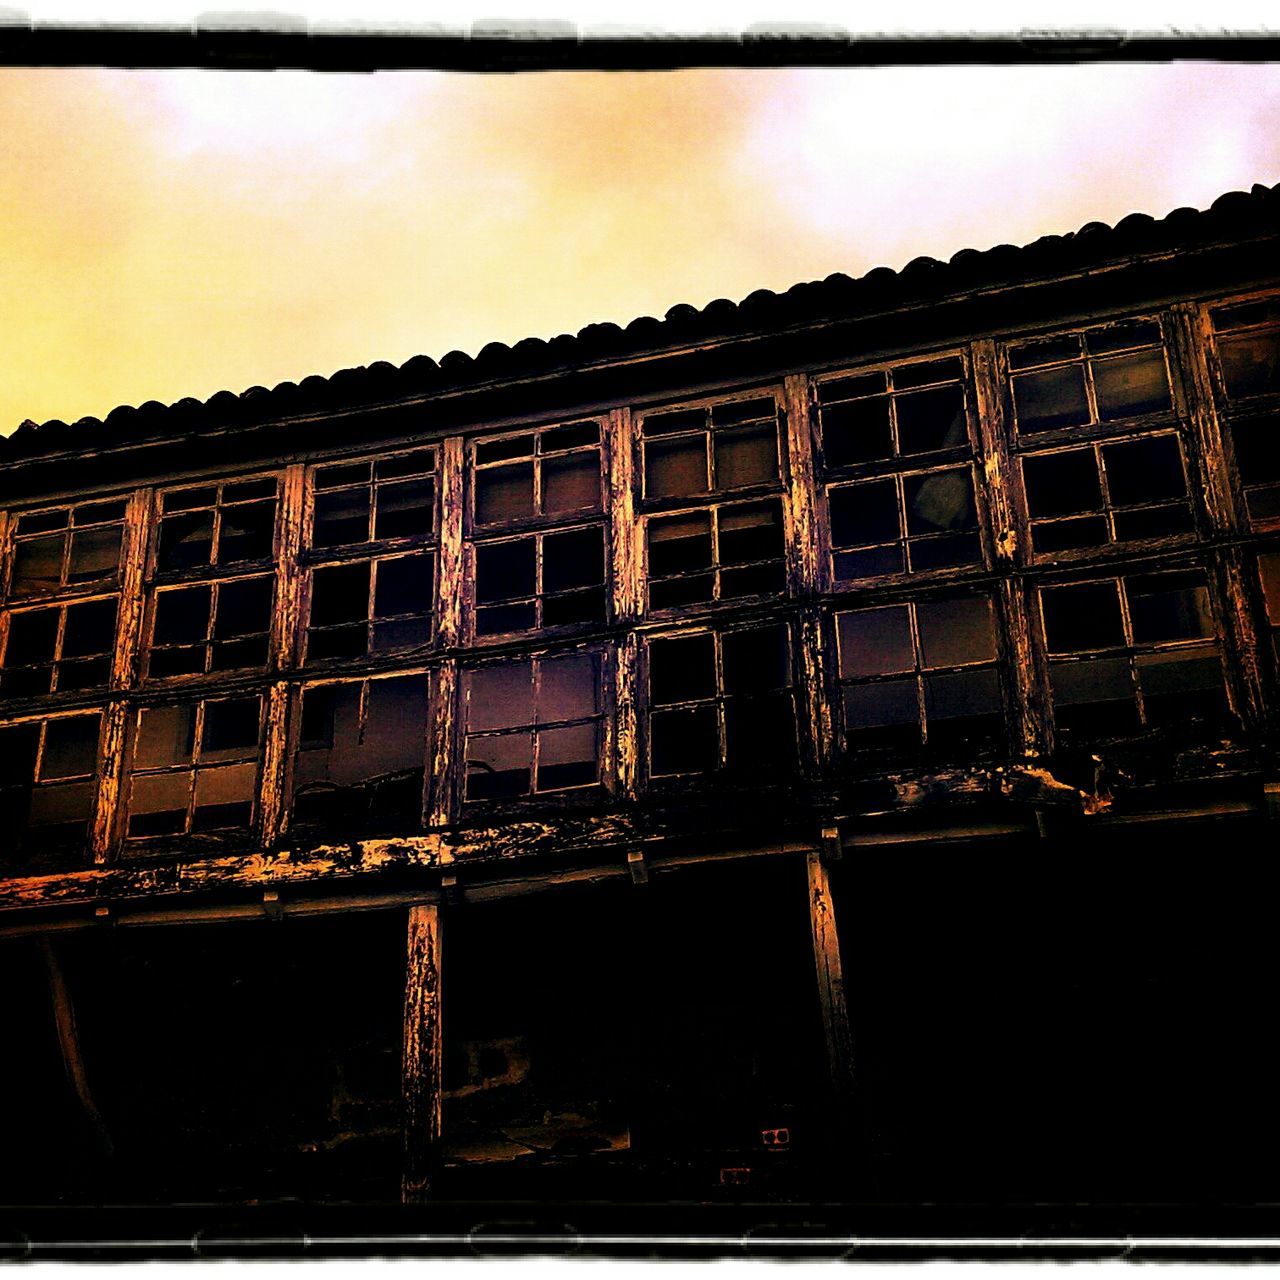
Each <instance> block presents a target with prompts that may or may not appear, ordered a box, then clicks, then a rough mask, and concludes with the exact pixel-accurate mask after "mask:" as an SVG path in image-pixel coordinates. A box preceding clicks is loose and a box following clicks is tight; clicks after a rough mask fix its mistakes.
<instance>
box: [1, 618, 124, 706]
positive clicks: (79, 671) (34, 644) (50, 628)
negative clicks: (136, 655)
mask: <svg viewBox="0 0 1280 1280" xmlns="http://www.w3.org/2000/svg"><path fill="white" fill-rule="evenodd" d="M116 603H117V602H116V599H115V597H114V596H112V597H110V598H108V599H106V600H86V601H84V602H82V603H78V604H67V605H54V606H52V607H50V608H46V609H23V610H20V611H17V612H14V613H11V614H10V615H9V636H8V639H7V640H6V642H5V646H4V666H3V668H2V669H0V696H3V697H6V698H25V697H39V696H40V695H42V694H48V693H70V692H72V691H74V690H79V689H100V688H102V687H103V686H104V685H106V683H107V681H108V680H109V679H110V676H111V653H112V650H113V649H114V647H115V637H116Z"/></svg>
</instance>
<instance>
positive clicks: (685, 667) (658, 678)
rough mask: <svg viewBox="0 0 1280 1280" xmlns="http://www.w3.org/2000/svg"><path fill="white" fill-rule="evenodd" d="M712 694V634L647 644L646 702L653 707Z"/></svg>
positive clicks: (714, 682) (713, 658)
mask: <svg viewBox="0 0 1280 1280" xmlns="http://www.w3.org/2000/svg"><path fill="white" fill-rule="evenodd" d="M715 694H716V650H715V637H714V636H712V635H710V634H707V633H704V634H701V635H693V636H673V637H671V638H669V639H662V640H654V641H653V642H652V643H651V644H650V646H649V701H650V703H651V704H652V705H654V706H661V705H662V704H664V703H671V702H691V701H693V700H694V699H695V698H713V697H715Z"/></svg>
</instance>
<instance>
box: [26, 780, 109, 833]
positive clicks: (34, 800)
mask: <svg viewBox="0 0 1280 1280" xmlns="http://www.w3.org/2000/svg"><path fill="white" fill-rule="evenodd" d="M93 789H94V784H93V783H92V782H68V783H63V784H62V785H61V786H56V787H37V788H36V789H35V790H34V791H33V792H32V793H31V813H30V817H29V819H28V821H29V823H30V825H31V826H32V827H40V828H42V830H41V833H40V837H41V840H42V841H48V840H50V839H68V840H76V839H83V837H84V835H85V832H86V829H87V827H88V824H89V819H90V818H91V817H92V816H93ZM54 827H59V828H64V830H61V831H57V832H54V831H51V830H50V828H54Z"/></svg>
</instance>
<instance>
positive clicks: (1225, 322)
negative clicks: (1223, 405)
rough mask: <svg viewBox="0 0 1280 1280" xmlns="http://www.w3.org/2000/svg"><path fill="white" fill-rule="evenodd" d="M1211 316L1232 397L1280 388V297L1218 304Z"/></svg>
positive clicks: (1238, 398)
mask: <svg viewBox="0 0 1280 1280" xmlns="http://www.w3.org/2000/svg"><path fill="white" fill-rule="evenodd" d="M1209 318H1210V320H1211V321H1212V323H1213V329H1214V333H1215V334H1216V335H1217V338H1216V345H1217V348H1218V364H1219V366H1220V368H1221V369H1222V382H1223V385H1224V387H1225V388H1226V392H1227V395H1228V397H1230V398H1231V399H1232V400H1241V399H1244V398H1246V397H1248V396H1260V395H1272V394H1275V393H1276V392H1280V298H1264V299H1262V300H1261V301H1259V302H1238V303H1232V304H1231V305H1229V306H1225V307H1214V308H1213V309H1212V310H1211V311H1210V312H1209Z"/></svg>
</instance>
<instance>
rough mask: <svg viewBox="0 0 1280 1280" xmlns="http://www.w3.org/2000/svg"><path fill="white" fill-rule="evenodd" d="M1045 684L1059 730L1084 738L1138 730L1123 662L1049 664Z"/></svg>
mask: <svg viewBox="0 0 1280 1280" xmlns="http://www.w3.org/2000/svg"><path fill="white" fill-rule="evenodd" d="M1049 680H1050V685H1051V687H1052V690H1053V708H1054V719H1055V720H1056V722H1057V725H1058V728H1059V729H1066V730H1068V731H1072V732H1078V733H1081V734H1083V735H1086V736H1087V735H1093V734H1114V733H1129V732H1132V731H1133V730H1134V729H1136V728H1137V727H1138V708H1137V704H1136V703H1135V701H1134V689H1133V677H1132V675H1131V673H1130V671H1129V663H1128V661H1127V659H1124V658H1097V659H1094V660H1093V661H1088V662H1054V663H1050V665H1049Z"/></svg>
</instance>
